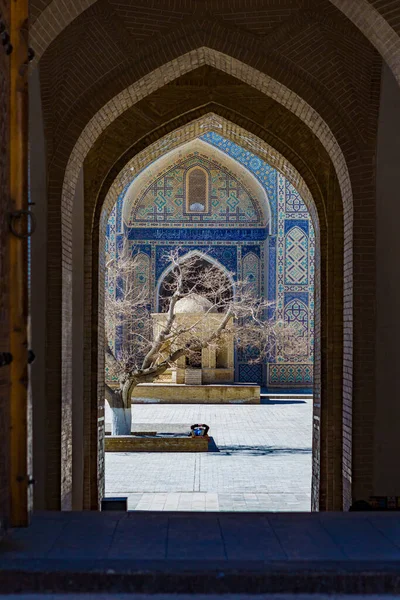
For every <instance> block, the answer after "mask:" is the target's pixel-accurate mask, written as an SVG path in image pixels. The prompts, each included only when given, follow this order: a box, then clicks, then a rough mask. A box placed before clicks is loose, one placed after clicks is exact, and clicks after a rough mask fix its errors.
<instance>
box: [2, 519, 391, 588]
mask: <svg viewBox="0 0 400 600" xmlns="http://www.w3.org/2000/svg"><path fill="white" fill-rule="evenodd" d="M0 590H1V593H3V594H5V593H15V592H19V593H22V592H35V591H36V592H39V591H47V592H65V591H70V592H92V593H93V592H97V593H98V592H113V594H116V593H122V592H137V593H177V592H179V593H196V594H202V593H203V594H204V593H206V594H211V593H238V594H245V593H252V594H256V593H262V592H268V593H278V592H279V593H289V592H303V593H310V592H313V593H315V592H319V594H320V596H321V595H322V594H323V593H327V592H330V593H333V592H336V593H343V594H344V593H360V594H361V593H371V594H372V593H375V594H378V596H379V597H381V596H382V595H383V594H385V593H389V592H390V593H400V518H399V513H375V512H370V513H311V514H310V513H309V514H307V513H247V514H243V513H242V514H237V513H236V514H231V513H224V514H222V513H172V512H171V513H167V512H162V513H161V512H160V513H156V512H148V511H147V512H131V513H111V512H103V513H42V514H37V515H35V516H34V518H33V522H32V525H31V526H30V527H29V528H27V529H21V530H15V531H14V532H12V533H11V534H10V536H9V537H8V539H6V540H5V541H4V542H2V544H1V548H0ZM112 597H113V596H112Z"/></svg>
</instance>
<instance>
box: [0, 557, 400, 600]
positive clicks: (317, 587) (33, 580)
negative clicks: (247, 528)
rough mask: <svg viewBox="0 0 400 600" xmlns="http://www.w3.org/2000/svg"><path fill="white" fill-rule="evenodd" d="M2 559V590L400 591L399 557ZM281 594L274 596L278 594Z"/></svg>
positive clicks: (207, 594)
mask: <svg viewBox="0 0 400 600" xmlns="http://www.w3.org/2000/svg"><path fill="white" fill-rule="evenodd" d="M1 562H2V565H1V570H0V590H1V592H0V594H15V593H18V594H22V593H38V592H41V593H42V594H48V593H52V594H55V593H63V592H64V593H65V592H67V593H68V594H77V593H80V594H88V593H99V592H101V594H106V593H109V594H113V595H112V597H113V598H115V597H118V595H119V594H123V593H125V594H128V593H129V594H133V593H134V594H174V595H175V594H179V596H178V598H181V596H180V594H190V595H192V594H195V595H198V594H201V595H202V597H203V598H206V597H207V598H210V597H213V596H214V595H215V594H218V595H219V594H223V595H227V594H236V595H237V596H236V597H237V598H238V597H240V598H241V599H243V594H255V595H257V594H268V595H267V596H263V598H264V599H265V598H268V597H269V595H272V594H294V593H296V596H295V598H296V600H298V599H299V598H300V599H301V596H298V595H299V594H313V595H314V598H316V599H317V598H318V599H319V600H320V599H321V598H324V597H325V596H324V595H322V596H321V595H320V594H325V593H329V597H330V598H331V599H332V598H335V597H336V596H335V595H334V594H339V595H338V598H342V596H341V595H340V594H347V595H352V597H355V598H357V596H354V595H358V594H375V595H376V596H377V597H378V598H386V597H387V596H386V595H387V594H398V593H400V580H399V566H398V563H395V564H393V563H388V562H383V561H382V562H374V563H371V562H367V563H354V562H352V563H349V562H348V561H340V562H320V561H317V562H315V563H312V562H305V561H303V562H293V561H291V562H290V564H282V563H279V562H273V561H270V562H267V563H263V562H261V561H260V562H258V563H257V562H256V561H250V563H249V562H247V563H241V562H240V561H237V563H236V564H235V561H230V564H229V566H227V565H226V563H225V564H224V562H223V561H222V562H221V561H220V562H216V561H204V562H203V563H202V565H201V567H199V565H198V564H196V563H195V562H194V561H187V560H181V561H169V562H168V564H167V565H166V564H165V562H163V561H132V560H130V559H129V560H127V559H119V560H115V559H114V560H113V559H107V560H84V559H81V560H73V559H69V560H63V559H58V560H51V559H47V560H41V561H32V560H15V561H13V562H12V564H11V562H10V565H9V566H7V565H6V564H4V561H1ZM317 594H318V595H317ZM19 597H20V596H19ZM51 597H52V598H53V597H54V596H53V595H52V596H51ZM69 597H70V596H69ZM102 597H103V596H102ZM153 597H154V596H153ZM172 597H173V596H172ZM219 597H220V598H221V600H222V599H223V596H219ZM358 597H360V596H358ZM361 597H362V596H361ZM389 597H390V596H389ZM135 598H136V599H137V597H135ZM255 598H257V596H255ZM272 598H274V596H273V595H272ZM281 598H282V596H281ZM281 598H279V596H278V600H281ZM289 598H290V596H289ZM306 598H307V596H306ZM307 600H308V599H307Z"/></svg>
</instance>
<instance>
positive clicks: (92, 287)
mask: <svg viewBox="0 0 400 600" xmlns="http://www.w3.org/2000/svg"><path fill="white" fill-rule="evenodd" d="M203 112H204V111H203ZM219 112H221V109H219ZM197 116H198V112H197V113H196V114H195V115H194V117H193V118H194V119H195V117H197ZM193 118H191V117H190V116H189V117H186V119H185V120H186V122H187V125H186V126H185V127H181V130H182V131H183V133H184V134H186V136H187V137H185V135H184V137H183V141H185V140H186V139H188V138H190V137H191V136H192V137H193V136H196V135H198V134H199V133H200V132H202V129H200V127H201V125H202V124H203V123H207V122H208V127H209V128H210V129H212V126H213V125H212V121H213V119H215V117H212V116H211V115H208V117H207V116H205V117H203V119H198V118H197V119H195V120H193ZM216 118H217V119H218V120H219V122H220V123H221V122H223V123H224V127H223V133H224V135H226V136H227V137H228V138H229V139H232V140H233V141H235V136H236V141H238V140H237V136H241V139H242V143H243V145H244V146H245V147H247V148H248V149H249V150H251V151H252V152H254V153H256V154H257V150H258V152H259V153H260V155H262V156H263V158H264V159H265V158H266V156H265V154H266V153H267V154H268V156H269V159H270V161H271V162H272V163H273V164H274V166H276V167H278V169H280V170H281V171H283V172H284V173H285V174H286V175H289V179H291V181H292V182H293V183H295V185H296V186H297V187H298V188H300V189H301V190H302V193H303V194H304V196H305V197H307V200H308V204H309V206H310V208H311V209H312V212H314V214H315V217H316V209H315V205H312V204H311V203H312V196H311V193H310V190H309V189H308V185H307V183H306V181H305V180H304V179H303V177H302V176H301V175H300V174H299V172H298V171H297V170H296V168H294V167H293V166H292V165H291V164H290V163H289V162H288V161H287V160H285V159H284V157H283V156H282V155H281V154H280V153H279V152H277V151H276V150H275V149H273V148H272V147H271V146H270V145H268V144H267V143H265V141H264V140H261V139H260V138H257V136H255V135H252V134H251V133H250V132H249V131H248V130H244V129H243V128H242V127H240V126H238V125H236V124H235V123H232V122H230V123H229V122H227V121H226V120H225V119H223V117H221V115H217V117H216ZM236 118H238V117H236ZM240 119H241V120H242V119H243V117H241V118H240ZM248 125H249V127H250V128H251V124H250V123H249V124H248ZM169 129H170V131H171V132H173V133H171V137H172V138H176V137H177V128H176V125H175V124H174V123H172V124H170V125H169ZM162 134H163V128H161V131H160V133H158V132H152V133H151V135H150V136H149V139H150V140H151V141H153V140H154V138H155V137H156V138H157V139H159V142H158V147H159V150H158V152H159V153H163V152H162V149H163V148H164V152H165V150H166V148H167V144H166V141H167V140H168V135H167V136H163V135H162ZM146 142H147V140H144V141H143V140H141V141H140V143H139V144H135V145H134V146H133V147H132V148H130V149H129V151H128V153H127V154H126V155H124V156H123V157H122V158H121V159H120V160H119V161H117V163H116V165H115V167H113V168H112V169H111V170H110V172H111V173H113V174H114V175H113V176H112V177H108V178H107V180H106V182H105V184H104V185H103V186H102V188H101V191H100V194H98V195H97V196H96V202H97V205H96V208H95V216H94V219H93V217H91V216H90V215H91V214H92V213H90V214H89V213H88V219H89V220H90V223H92V224H93V228H92V229H91V232H90V233H89V234H88V236H87V242H86V243H87V246H86V251H85V257H87V261H86V276H85V279H86V281H87V286H86V289H87V295H86V301H85V306H87V308H88V313H90V314H87V316H86V318H85V321H86V323H87V329H88V330H90V331H92V332H96V334H95V337H93V336H92V339H91V343H88V344H87V348H88V350H89V349H90V347H97V348H100V350H99V353H100V354H101V336H102V316H101V294H102V290H101V286H100V287H97V286H98V282H99V260H98V252H99V248H100V249H101V248H102V246H103V243H104V231H105V229H104V228H105V225H106V222H107V214H108V211H109V210H110V209H111V206H112V204H113V202H114V201H115V197H116V194H117V193H118V188H119V185H123V182H124V180H125V175H124V173H125V174H126V173H128V174H129V173H131V171H130V169H131V168H132V167H133V168H140V169H142V168H143V167H144V166H145V164H146V162H145V161H150V162H151V161H152V160H154V159H155V158H156V157H157V154H155V151H154V146H156V145H157V144H154V145H153V146H151V145H149V146H147V143H146ZM181 143H182V140H180V141H179V145H180V144H181ZM255 145H257V149H256V148H255V147H254V146H255ZM143 147H145V148H146V150H144V151H143V152H141V153H140V150H141V148H143ZM128 155H129V156H130V157H131V158H130V159H129V158H128ZM299 166H300V168H301V169H302V170H303V171H304V172H305V173H306V177H307V178H308V181H309V182H310V183H311V184H312V187H313V190H314V193H316V194H317V195H319V198H318V204H319V211H320V216H321V217H322V236H323V238H324V240H325V242H326V241H327V238H328V233H327V230H326V227H327V217H326V214H325V208H324V207H323V204H324V202H325V201H326V202H333V196H332V198H323V197H322V196H321V190H320V189H319V188H318V185H316V182H314V181H313V179H312V178H311V179H310V173H309V172H307V169H306V168H305V166H304V165H302V164H301V162H300V163H299ZM121 169H122V172H121V173H120V179H119V180H117V181H116V182H115V183H114V185H113V182H114V178H115V177H117V178H118V172H119V170H121ZM332 170H333V168H332ZM89 201H90V198H89ZM92 202H93V201H92ZM339 202H340V201H339ZM91 206H93V204H91ZM102 207H104V209H105V210H103V214H101V211H102ZM90 210H94V209H90ZM336 217H337V219H338V227H339V230H341V229H342V224H343V216H342V214H340V210H337V211H336ZM316 218H317V217H316ZM328 220H329V218H328ZM339 222H340V223H339ZM317 229H318V226H317ZM338 233H339V231H337V232H336V234H335V235H336V237H337V234H338ZM337 239H339V238H338V237H337ZM323 255H324V256H323V258H322V259H321V260H323V261H324V263H325V262H326V259H327V256H326V245H325V247H324V249H323ZM90 256H91V257H92V260H91V259H90V258H89V257H90ZM339 262H340V264H342V259H341V260H339ZM100 265H101V260H100ZM342 268H343V267H342V266H340V265H339V264H337V265H336V269H338V271H337V276H338V277H339V279H340V276H341V270H342ZM100 280H101V266H100ZM337 281H338V280H337ZM336 292H338V293H339V296H337V301H338V302H339V303H341V302H342V296H341V293H342V292H341V291H340V290H339V289H338V288H337V289H336ZM324 294H325V290H324ZM99 295H100V305H99V306H98V307H97V306H96V299H97V298H99ZM324 298H325V296H324ZM318 301H319V298H318V300H317V302H318ZM321 301H322V302H324V303H325V300H324V299H321ZM98 311H99V312H98ZM99 315H100V316H99ZM325 318H326V317H325V316H324V319H325ZM98 319H99V321H98ZM90 323H91V325H90ZM324 323H325V324H324V326H323V327H324V328H325V329H326V331H328V329H329V326H327V324H326V321H324ZM331 333H332V332H331ZM331 333H330V334H327V335H328V337H329V336H330V335H331ZM336 335H339V339H337V342H336V350H337V351H338V352H339V353H340V354H341V344H342V336H341V334H340V333H339V334H338V332H336ZM99 359H100V361H101V360H102V359H101V357H100V356H97V355H96V356H94V357H93V356H92V360H93V361H94V362H92V363H91V364H94V365H96V366H97V365H98V360H99ZM88 361H89V358H88ZM87 368H88V370H89V371H90V363H89V362H88V367H87ZM101 370H102V366H100V372H101ZM340 371H341V368H340ZM319 376H320V375H319V374H317V376H316V380H317V379H318V377H319ZM101 385H102V384H101V382H100V386H99V390H98V389H97V387H96V389H93V387H92V389H91V390H88V394H87V396H86V400H85V404H87V407H88V410H89V405H90V406H91V407H92V408H91V411H92V414H93V410H94V409H93V407H94V406H96V405H97V401H98V398H99V397H102V392H101ZM317 387H318V388H319V386H317ZM339 395H340V397H341V393H340V394H339ZM325 397H326V394H325ZM319 398H320V393H319V391H318V399H319ZM334 402H335V401H334V400H333V398H331V400H328V398H327V397H326V404H327V405H328V404H329V403H331V409H329V411H328V410H327V412H326V415H325V416H324V417H323V418H324V419H325V425H324V427H325V426H326V423H327V422H328V421H329V420H331V419H333V418H334V416H333V413H334V412H335V410H336V411H337V407H336V408H335V407H334ZM318 404H319V401H317V405H318ZM317 410H318V411H319V406H318V407H317ZM341 410H342V409H340V410H339V413H337V414H338V420H337V422H336V435H337V433H338V429H341V426H342V425H341V423H342V417H341V415H342V412H341ZM328 412H330V413H331V415H330V417H328ZM99 416H100V418H102V411H101V410H100V412H99ZM315 416H316V419H317V421H318V422H319V419H320V415H319V414H316V415H315ZM92 429H93V431H97V422H93V423H92ZM349 434H351V427H349ZM318 435H319V427H317V428H316V438H317V437H318ZM324 435H325V434H324ZM328 437H329V434H327V436H326V439H325V440H324V447H325V450H324V452H323V453H322V456H323V458H322V460H323V461H324V469H325V472H324V483H323V490H322V496H323V498H322V505H321V506H322V507H326V508H329V507H330V508H333V507H334V506H336V508H337V509H339V508H340V506H341V502H342V499H341V486H342V484H341V478H342V473H341V467H340V468H339V472H338V471H336V472H335V474H334V473H333V471H332V470H331V471H330V474H328V472H327V471H326V468H328V470H329V469H331V467H328V466H327V463H326V457H327V456H328V455H329V454H330V452H333V453H334V454H335V453H337V452H338V451H339V452H340V453H341V452H342V450H341V435H339V436H338V437H337V438H336V440H337V441H339V440H340V441H339V447H336V450H334V449H333V446H332V445H331V442H327V439H328ZM94 438H95V435H94V436H93V439H94ZM318 442H319V439H315V440H314V447H315V452H314V456H315V460H316V463H315V465H314V473H316V474H318V475H316V477H315V479H314V481H313V485H314V489H319V478H318V476H319V461H320V452H319V443H318ZM326 444H327V445H328V446H329V447H330V450H326ZM99 450H100V455H101V453H102V449H101V444H100V445H99V446H96V444H94V446H92V448H91V449H90V450H89V449H87V453H86V454H87V460H89V459H90V457H91V459H92V461H93V457H96V456H97V452H98V451H99ZM101 460H102V458H101V456H100V461H99V462H100V463H101ZM348 461H349V462H348V468H350V458H349V457H348ZM97 468H98V467H97V466H96V465H94V464H93V463H92V467H91V470H90V472H91V473H92V474H93V472H94V469H96V471H97ZM100 469H101V467H100ZM329 477H332V478H333V479H335V480H336V484H333V483H332V484H329V483H328V479H329ZM89 479H90V477H88V478H87V480H86V482H87V483H88V482H89ZM92 480H93V477H92ZM335 486H336V504H335V500H334V499H333V497H334V494H333V491H332V490H333V488H334V487H335ZM327 487H328V488H330V491H329V492H328V491H327ZM86 492H87V501H88V502H90V496H91V497H92V502H94V503H95V502H96V498H97V491H94V490H92V491H91V492H90V490H89V489H88V488H87V487H86ZM327 494H329V495H330V499H329V502H328V504H326V495H327ZM314 498H317V494H315V493H314ZM92 506H93V504H92Z"/></svg>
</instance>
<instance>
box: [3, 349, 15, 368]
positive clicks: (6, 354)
mask: <svg viewBox="0 0 400 600" xmlns="http://www.w3.org/2000/svg"><path fill="white" fill-rule="evenodd" d="M12 361H13V355H12V354H11V352H0V367H6V366H7V365H9V364H11V363H12Z"/></svg>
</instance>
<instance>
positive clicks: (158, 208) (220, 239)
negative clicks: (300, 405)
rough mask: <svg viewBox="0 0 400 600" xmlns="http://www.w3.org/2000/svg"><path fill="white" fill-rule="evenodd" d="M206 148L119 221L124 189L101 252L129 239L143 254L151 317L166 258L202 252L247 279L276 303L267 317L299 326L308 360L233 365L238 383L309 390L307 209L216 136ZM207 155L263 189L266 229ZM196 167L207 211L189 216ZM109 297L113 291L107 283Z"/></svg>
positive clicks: (253, 206)
mask: <svg viewBox="0 0 400 600" xmlns="http://www.w3.org/2000/svg"><path fill="white" fill-rule="evenodd" d="M200 139H201V140H202V141H203V142H206V143H207V144H208V145H209V146H210V157H209V156H208V155H207V156H206V155H205V154H204V155H203V154H200V153H192V154H191V155H189V156H187V157H185V158H184V159H183V160H181V161H180V162H178V163H176V164H174V165H172V166H170V167H169V168H168V169H167V170H164V171H162V172H160V173H159V174H158V175H156V176H155V177H154V180H153V181H152V182H151V185H149V186H148V187H147V188H146V190H144V192H143V193H142V194H141V195H140V196H139V197H138V198H137V199H136V201H135V203H134V205H133V206H132V208H131V209H130V211H129V219H128V222H126V223H124V222H123V219H122V208H123V203H124V199H125V194H126V190H127V188H128V187H129V186H126V188H125V190H124V192H123V193H122V194H121V195H120V197H119V199H118V201H117V203H116V206H115V207H114V209H113V211H112V213H111V215H110V218H109V221H108V225H107V242H106V250H107V253H108V254H109V255H112V254H113V253H115V252H118V247H121V244H122V242H123V240H124V239H125V240H128V241H129V243H130V248H131V250H132V253H134V254H136V253H141V255H143V265H144V266H143V269H148V273H145V275H144V276H145V277H146V278H147V280H148V282H149V286H150V288H149V289H151V290H153V291H154V294H152V299H151V310H152V311H157V310H158V307H157V306H156V302H157V300H156V298H157V297H156V293H155V290H156V288H157V285H158V284H159V281H160V278H162V276H163V272H164V271H165V270H166V269H167V267H168V265H167V264H166V263H165V258H164V255H165V251H166V250H170V249H171V248H174V247H179V248H181V252H182V253H183V254H186V253H187V252H190V251H193V250H198V251H201V252H205V253H207V254H208V255H209V256H210V257H212V258H213V259H215V260H216V261H218V263H220V264H221V265H222V266H223V267H225V268H226V269H227V270H229V271H231V272H233V273H235V274H236V276H238V277H241V278H246V277H247V276H251V278H252V280H254V285H256V286H257V289H258V291H259V293H260V295H262V296H265V297H267V298H268V299H269V300H270V301H272V302H274V303H275V306H274V308H271V310H270V316H271V317H273V316H275V317H276V318H278V319H286V321H290V322H297V323H298V324H299V325H300V326H301V327H303V328H304V331H305V334H306V335H307V337H308V339H309V361H308V362H304V363H301V364H289V363H287V361H286V360H285V358H284V357H283V356H274V357H271V359H270V361H269V362H268V364H267V365H251V364H247V363H246V362H245V361H244V360H243V357H238V358H237V363H238V364H237V369H236V373H237V378H238V379H239V380H240V381H252V382H253V381H257V382H258V383H260V384H262V385H266V386H269V387H274V388H276V387H280V386H282V387H284V388H286V389H287V388H290V387H299V386H300V387H302V388H304V387H306V388H307V387H310V386H312V378H313V364H312V355H313V344H314V253H315V240H314V232H313V227H312V223H311V220H310V217H309V213H308V210H307V207H306V206H305V204H304V202H303V200H302V199H301V197H300V195H299V194H298V192H297V191H296V190H295V189H294V188H293V186H292V185H291V184H290V183H289V182H288V181H287V180H286V179H285V177H284V176H283V175H282V174H281V173H279V172H278V171H277V170H275V169H274V168H272V167H271V166H270V165H268V164H267V163H266V162H264V161H263V160H262V159H260V158H259V157H258V156H255V155H254V154H252V153H251V152H249V151H247V150H245V149H243V148H242V147H240V146H238V145H237V144H235V143H233V142H232V141H230V140H227V139H225V138H224V137H222V136H220V135H219V134H217V133H215V132H208V133H206V134H204V135H203V136H201V137H200ZM213 148H217V149H218V150H219V151H221V152H223V153H225V154H226V155H228V156H229V157H230V158H232V159H234V160H235V161H237V162H238V163H239V164H240V165H241V166H242V167H245V169H247V170H248V171H250V172H251V174H252V175H253V176H254V177H255V178H256V179H257V180H258V182H259V183H260V184H261V186H262V188H263V189H264V190H265V194H266V197H267V199H268V203H269V209H270V215H271V219H270V221H269V223H265V222H264V220H263V219H264V217H263V214H264V213H263V210H262V207H260V206H259V200H258V199H256V198H254V197H253V196H252V194H251V192H250V191H249V190H248V189H247V188H246V185H245V184H244V183H243V181H241V180H240V178H238V176H237V175H236V174H235V173H234V172H230V171H229V170H228V169H227V168H226V167H225V166H222V165H220V164H219V163H218V160H216V159H215V152H212V149H213ZM197 165H198V166H199V167H201V168H202V169H203V171H204V173H206V174H207V185H208V186H209V188H208V192H207V194H208V195H207V206H205V207H204V210H203V212H202V213H200V214H197V213H194V212H193V214H192V213H191V211H190V210H189V208H188V205H187V200H186V198H187V191H186V188H185V185H186V182H187V175H186V174H187V172H189V170H190V169H193V168H196V166H197ZM107 285H108V293H110V294H115V285H114V283H113V282H108V283H107Z"/></svg>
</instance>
